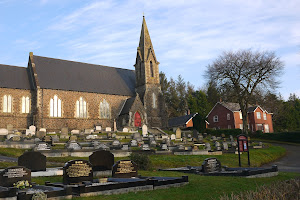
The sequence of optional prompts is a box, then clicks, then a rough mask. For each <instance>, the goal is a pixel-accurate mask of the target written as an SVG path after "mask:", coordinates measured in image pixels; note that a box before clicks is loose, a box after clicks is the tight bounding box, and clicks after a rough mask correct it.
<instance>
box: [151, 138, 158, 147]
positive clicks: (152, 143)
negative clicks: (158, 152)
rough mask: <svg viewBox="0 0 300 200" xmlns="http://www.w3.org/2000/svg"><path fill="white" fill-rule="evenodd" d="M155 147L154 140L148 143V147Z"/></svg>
mask: <svg viewBox="0 0 300 200" xmlns="http://www.w3.org/2000/svg"><path fill="white" fill-rule="evenodd" d="M156 145H157V143H156V141H155V140H154V139H153V140H151V141H150V146H151V147H156Z"/></svg>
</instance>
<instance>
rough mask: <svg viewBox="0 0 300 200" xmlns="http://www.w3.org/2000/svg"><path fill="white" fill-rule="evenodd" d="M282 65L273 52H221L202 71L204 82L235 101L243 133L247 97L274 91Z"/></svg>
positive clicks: (245, 123) (245, 131) (245, 130)
mask: <svg viewBox="0 0 300 200" xmlns="http://www.w3.org/2000/svg"><path fill="white" fill-rule="evenodd" d="M282 70H283V63H282V62H281V61H280V59H279V58H278V57H276V55H275V53H274V52H270V51H264V52H258V51H256V52H253V51H251V50H239V51H237V52H232V51H229V52H223V53H222V55H221V56H219V57H218V58H217V59H216V60H215V61H214V62H213V64H211V65H209V66H208V68H207V70H206V74H205V75H206V77H207V79H208V81H214V82H215V83H216V84H217V87H218V88H219V89H221V90H222V91H223V94H224V92H225V93H226V92H227V93H228V94H230V95H233V96H234V97H235V99H237V101H238V103H239V105H240V108H241V112H242V117H243V132H244V133H246V134H247V120H248V119H247V117H248V115H247V111H248V104H249V100H250V99H251V97H252V96H253V95H254V94H255V93H256V91H259V90H266V89H275V88H276V87H278V84H279V82H278V81H277V80H276V79H277V77H278V76H279V75H280V74H281V72H282Z"/></svg>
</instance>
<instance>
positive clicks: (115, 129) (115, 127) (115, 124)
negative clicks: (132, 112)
mask: <svg viewBox="0 0 300 200" xmlns="http://www.w3.org/2000/svg"><path fill="white" fill-rule="evenodd" d="M114 131H115V132H117V131H118V129H117V122H116V120H115V119H114Z"/></svg>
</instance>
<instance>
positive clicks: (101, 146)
mask: <svg viewBox="0 0 300 200" xmlns="http://www.w3.org/2000/svg"><path fill="white" fill-rule="evenodd" d="M95 149H99V150H105V151H108V150H109V147H108V146H107V145H106V144H103V143H100V144H99V145H97V146H95Z"/></svg>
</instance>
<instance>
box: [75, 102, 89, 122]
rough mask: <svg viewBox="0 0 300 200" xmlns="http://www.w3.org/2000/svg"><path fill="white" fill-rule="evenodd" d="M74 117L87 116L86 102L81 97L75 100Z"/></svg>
mask: <svg viewBox="0 0 300 200" xmlns="http://www.w3.org/2000/svg"><path fill="white" fill-rule="evenodd" d="M76 117H78V118H87V104H86V101H85V100H84V99H83V98H82V97H80V98H79V100H77V101H76Z"/></svg>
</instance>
